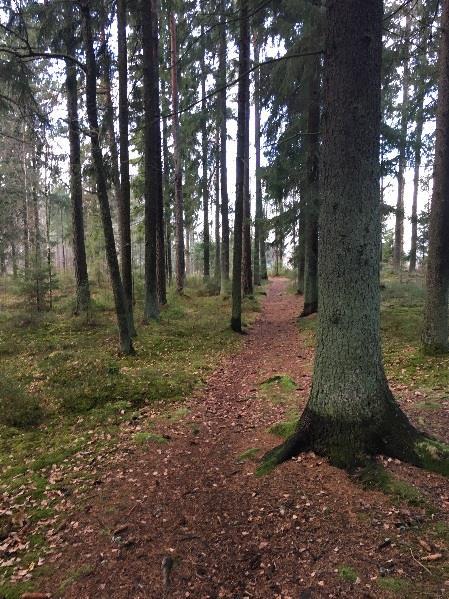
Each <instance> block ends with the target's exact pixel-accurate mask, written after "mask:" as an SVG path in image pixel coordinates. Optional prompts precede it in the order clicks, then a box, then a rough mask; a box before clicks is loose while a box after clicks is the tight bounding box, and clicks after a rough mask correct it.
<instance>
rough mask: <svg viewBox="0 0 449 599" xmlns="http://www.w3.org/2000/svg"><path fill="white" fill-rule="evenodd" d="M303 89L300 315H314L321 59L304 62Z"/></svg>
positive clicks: (315, 35)
mask: <svg viewBox="0 0 449 599" xmlns="http://www.w3.org/2000/svg"><path fill="white" fill-rule="evenodd" d="M320 37H321V27H320V26H319V25H318V26H315V27H314V31H313V35H312V39H314V40H316V39H319V38H320ZM306 61H307V62H306V65H305V72H304V78H305V87H306V90H307V94H308V98H307V133H308V135H307V136H306V142H305V143H306V155H307V158H306V169H307V174H306V197H305V210H304V217H305V218H304V307H303V310H302V312H301V316H309V315H310V314H314V313H315V312H316V311H317V309H318V215H319V190H318V185H319V152H320V139H319V129H320V108H321V106H320V96H321V73H320V70H321V57H320V56H319V55H317V56H311V57H309V58H307V59H306Z"/></svg>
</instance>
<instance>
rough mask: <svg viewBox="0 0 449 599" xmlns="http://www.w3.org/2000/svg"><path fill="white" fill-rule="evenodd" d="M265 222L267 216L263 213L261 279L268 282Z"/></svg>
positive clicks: (261, 227)
mask: <svg viewBox="0 0 449 599" xmlns="http://www.w3.org/2000/svg"><path fill="white" fill-rule="evenodd" d="M265 220H266V214H265V213H264V212H263V213H262V223H261V226H260V278H261V279H262V280H263V281H267V280H268V270H267V246H266V230H265Z"/></svg>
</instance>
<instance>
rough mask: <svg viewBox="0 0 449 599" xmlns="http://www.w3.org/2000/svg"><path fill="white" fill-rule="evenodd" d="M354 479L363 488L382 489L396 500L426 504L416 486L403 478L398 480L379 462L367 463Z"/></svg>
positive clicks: (413, 503) (418, 504) (420, 504)
mask: <svg viewBox="0 0 449 599" xmlns="http://www.w3.org/2000/svg"><path fill="white" fill-rule="evenodd" d="M356 479H357V480H358V481H359V482H360V483H361V484H362V485H363V486H364V487H365V488H367V489H375V490H377V491H382V492H383V493H385V494H386V495H390V496H391V497H392V498H393V499H395V500H396V501H400V502H401V501H405V502H406V503H408V504H409V505H414V506H419V507H427V506H428V503H427V501H426V499H425V498H424V497H423V495H422V494H421V493H420V491H419V490H418V489H417V488H416V487H414V486H413V485H411V484H409V483H407V482H405V481H403V480H399V479H398V478H396V477H395V476H393V474H391V472H388V470H386V469H385V468H384V467H383V466H382V465H381V464H378V463H371V464H368V465H367V466H366V467H365V468H363V469H361V470H360V471H359V472H358V473H357V475H356Z"/></svg>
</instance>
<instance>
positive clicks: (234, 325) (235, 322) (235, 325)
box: [231, 317, 243, 333]
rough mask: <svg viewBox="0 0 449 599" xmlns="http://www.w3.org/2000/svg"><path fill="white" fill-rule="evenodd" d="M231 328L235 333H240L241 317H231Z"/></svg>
mask: <svg viewBox="0 0 449 599" xmlns="http://www.w3.org/2000/svg"><path fill="white" fill-rule="evenodd" d="M231 329H232V330H233V331H234V332H235V333H242V332H243V331H242V319H241V318H234V317H232V318H231Z"/></svg>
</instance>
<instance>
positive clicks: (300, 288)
mask: <svg viewBox="0 0 449 599" xmlns="http://www.w3.org/2000/svg"><path fill="white" fill-rule="evenodd" d="M302 201H303V200H302V199H301V200H300V207H299V228H298V246H297V249H296V261H297V264H296V269H297V272H296V292H297V294H298V295H303V294H304V250H305V248H304V245H305V237H304V209H303V208H302V206H301V203H302Z"/></svg>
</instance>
